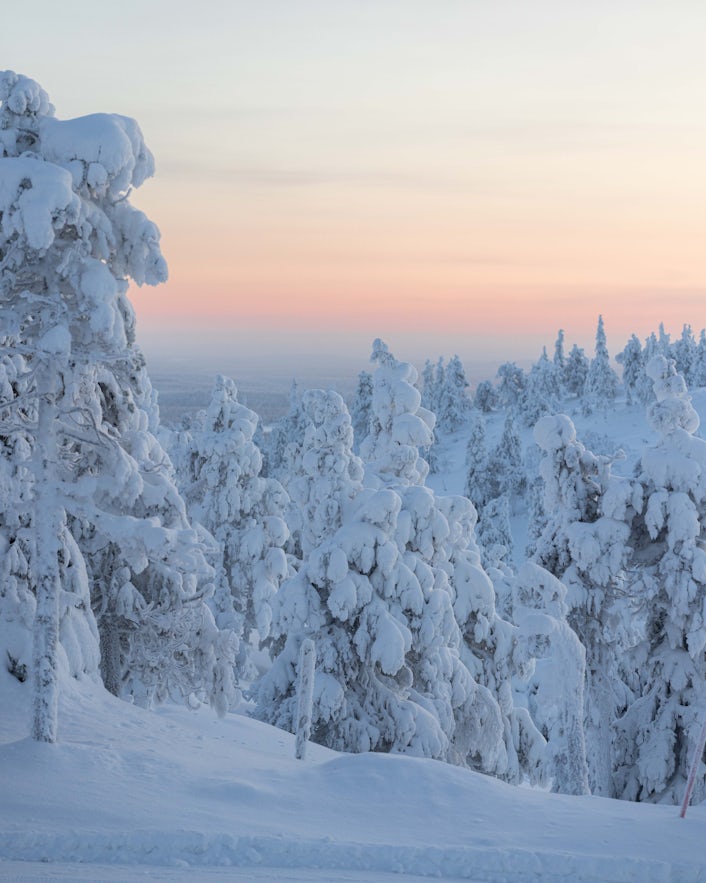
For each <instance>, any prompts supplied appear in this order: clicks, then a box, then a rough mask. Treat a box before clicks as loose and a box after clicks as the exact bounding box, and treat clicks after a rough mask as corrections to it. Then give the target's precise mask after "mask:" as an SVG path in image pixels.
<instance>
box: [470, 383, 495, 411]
mask: <svg viewBox="0 0 706 883" xmlns="http://www.w3.org/2000/svg"><path fill="white" fill-rule="evenodd" d="M497 406H498V394H497V393H496V391H495V387H494V386H493V384H492V383H491V382H490V380H481V382H480V383H479V384H478V386H477V387H476V391H475V395H474V396H473V407H474V408H476V409H477V410H478V411H480V412H481V413H482V414H490V412H491V411H494V410H495V408H497Z"/></svg>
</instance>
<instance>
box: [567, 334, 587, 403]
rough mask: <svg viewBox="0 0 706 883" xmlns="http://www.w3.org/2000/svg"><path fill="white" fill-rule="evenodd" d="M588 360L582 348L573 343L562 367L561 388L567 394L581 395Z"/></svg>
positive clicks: (584, 384)
mask: <svg viewBox="0 0 706 883" xmlns="http://www.w3.org/2000/svg"><path fill="white" fill-rule="evenodd" d="M589 365H590V362H589V359H588V356H587V355H586V353H585V352H584V351H583V348H582V347H580V346H578V344H574V345H573V346H572V347H571V350H570V351H569V355H568V358H567V359H566V366H565V368H564V382H563V388H564V389H565V390H566V392H567V393H568V395H570V396H576V397H577V398H578V397H579V396H581V395H583V391H584V388H585V386H586V377H587V376H588V368H589Z"/></svg>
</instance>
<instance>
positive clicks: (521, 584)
mask: <svg viewBox="0 0 706 883" xmlns="http://www.w3.org/2000/svg"><path fill="white" fill-rule="evenodd" d="M565 597H566V587H565V586H564V585H563V583H562V582H560V580H558V579H557V578H556V577H554V576H552V574H551V573H549V572H548V571H547V570H545V569H544V568H542V567H539V566H538V565H537V564H533V563H531V562H527V563H525V564H524V565H523V566H522V567H521V568H520V570H519V572H518V574H517V576H516V578H515V580H514V581H513V605H512V606H513V615H514V618H515V622H516V623H517V625H518V629H519V635H520V641H521V643H522V644H523V645H524V646H525V648H526V649H525V654H526V656H527V657H528V658H534V659H536V668H535V672H534V674H533V676H532V678H531V680H530V683H529V690H528V699H529V711H530V714H531V716H532V719H533V720H534V722H535V723H536V724H537V725H538V726H539V727H540V729H541V731H542V735H543V736H544V737H545V739H546V741H547V749H548V755H549V758H548V761H549V763H548V766H549V769H550V775H551V776H552V791H554V792H555V793H559V794H588V793H589V784H588V766H587V762H586V744H585V739H584V727H583V708H584V701H583V690H584V680H585V668H586V659H585V651H584V648H583V646H582V645H581V642H580V641H579V639H578V638H577V637H576V634H575V632H574V631H573V630H572V629H571V628H570V627H569V625H568V623H567V621H566V613H567V607H566V602H565Z"/></svg>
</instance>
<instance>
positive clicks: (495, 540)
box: [477, 494, 513, 570]
mask: <svg viewBox="0 0 706 883" xmlns="http://www.w3.org/2000/svg"><path fill="white" fill-rule="evenodd" d="M477 534H478V545H479V546H480V549H481V563H482V565H483V567H484V568H485V570H488V569H489V568H498V567H499V566H500V565H501V564H502V563H504V562H512V557H513V540H512V530H511V528H510V503H509V500H508V498H507V494H501V495H500V496H499V497H494V498H493V499H492V500H488V502H487V503H486V505H485V506H484V507H483V511H482V513H481V516H480V520H479V521H478V531H477Z"/></svg>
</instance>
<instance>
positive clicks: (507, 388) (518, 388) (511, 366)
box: [497, 362, 527, 409]
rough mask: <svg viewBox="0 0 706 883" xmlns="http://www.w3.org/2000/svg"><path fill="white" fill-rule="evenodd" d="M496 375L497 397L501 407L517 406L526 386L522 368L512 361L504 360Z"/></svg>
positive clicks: (510, 407)
mask: <svg viewBox="0 0 706 883" xmlns="http://www.w3.org/2000/svg"><path fill="white" fill-rule="evenodd" d="M497 377H498V378H499V380H500V383H499V384H498V399H499V400H500V403H501V404H502V405H503V407H505V408H508V409H512V408H515V409H516V408H519V407H520V403H521V402H522V397H523V396H524V393H525V390H526V388H527V378H526V377H525V372H524V371H523V370H522V368H519V367H518V366H517V365H516V364H515V363H514V362H504V363H503V364H502V365H501V366H500V367H499V368H498V373H497Z"/></svg>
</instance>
